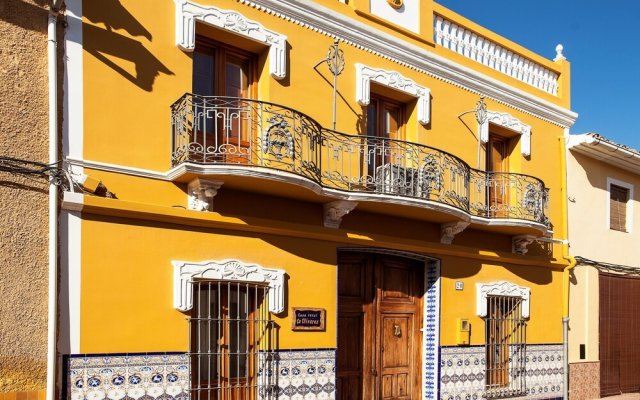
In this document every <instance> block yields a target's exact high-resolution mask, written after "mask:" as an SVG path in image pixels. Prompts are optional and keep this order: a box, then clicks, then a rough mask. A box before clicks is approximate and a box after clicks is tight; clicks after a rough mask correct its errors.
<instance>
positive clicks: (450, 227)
mask: <svg viewBox="0 0 640 400" xmlns="http://www.w3.org/2000/svg"><path fill="white" fill-rule="evenodd" d="M467 226H469V222H467V221H456V222H447V223H446V224H441V225H440V243H442V244H451V243H452V242H453V238H454V237H455V236H456V235H457V234H458V233H460V232H462V231H464V230H465V229H466V228H467Z"/></svg>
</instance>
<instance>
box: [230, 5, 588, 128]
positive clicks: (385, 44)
mask: <svg viewBox="0 0 640 400" xmlns="http://www.w3.org/2000/svg"><path fill="white" fill-rule="evenodd" d="M237 1H238V2H240V3H242V4H246V5H248V6H251V7H254V8H256V9H259V10H261V11H263V12H265V13H267V14H271V15H275V16H277V17H279V18H282V19H285V20H287V21H291V22H292V23H294V24H297V25H300V26H303V27H305V28H307V29H312V30H314V31H317V32H319V33H321V34H324V35H327V36H330V37H332V38H335V39H340V40H342V41H344V42H345V43H348V44H350V45H352V46H354V47H356V48H359V49H362V50H365V51H368V52H370V53H373V54H376V55H378V56H380V57H383V58H385V59H388V60H391V61H393V62H396V63H398V64H400V65H404V66H406V67H408V68H411V69H414V70H417V71H420V72H423V73H425V74H427V75H430V76H432V77H434V78H436V79H439V80H442V81H445V82H448V83H451V84H453V85H455V86H457V87H460V88H462V89H465V90H468V91H471V92H473V93H477V94H483V95H485V96H487V97H490V98H492V99H493V100H495V101H497V102H499V103H502V104H504V105H507V106H509V107H512V108H514V109H517V110H520V111H522V112H524V113H527V114H530V115H533V116H536V117H538V118H540V119H542V120H545V121H548V122H551V123H553V124H556V125H559V126H562V127H570V126H572V125H573V124H574V122H575V120H576V118H577V117H578V114H576V113H575V112H573V111H571V110H568V109H566V108H564V107H561V106H558V105H556V104H553V103H551V102H549V101H547V100H544V99H541V98H539V97H537V96H535V95H532V94H530V93H527V92H525V91H523V90H520V89H517V88H514V87H512V86H510V85H508V84H506V83H503V82H501V81H499V80H497V79H494V78H491V77H488V76H486V75H484V74H481V73H479V72H477V71H474V70H472V69H471V68H468V67H465V66H463V65H460V64H458V63H455V62H453V61H451V60H448V59H446V58H444V57H441V56H438V55H436V54H434V53H431V52H429V51H427V50H425V49H424V48H421V47H418V46H416V45H413V44H411V43H408V42H405V41H402V40H400V39H398V38H396V37H394V36H392V35H389V34H387V33H385V32H382V31H380V30H377V29H374V28H373V27H371V26H369V25H367V24H364V23H361V22H358V21H355V20H353V19H351V18H349V17H347V16H344V15H342V14H340V13H337V12H335V11H334V10H332V9H329V8H327V7H324V6H321V5H319V4H316V3H315V2H311V1H300V0H237Z"/></svg>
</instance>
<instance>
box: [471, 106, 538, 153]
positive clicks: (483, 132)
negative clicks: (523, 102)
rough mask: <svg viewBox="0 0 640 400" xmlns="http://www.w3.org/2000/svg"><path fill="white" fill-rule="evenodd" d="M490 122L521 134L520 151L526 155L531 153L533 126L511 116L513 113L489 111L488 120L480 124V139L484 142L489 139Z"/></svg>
mask: <svg viewBox="0 0 640 400" xmlns="http://www.w3.org/2000/svg"><path fill="white" fill-rule="evenodd" d="M490 123H491V124H494V125H498V126H501V127H503V128H506V129H509V130H511V131H513V132H516V133H518V134H519V135H520V152H521V153H522V155H523V156H525V157H529V156H530V155H531V127H530V126H529V125H527V124H525V123H523V122H521V121H520V120H519V119H517V118H515V117H513V116H511V114H508V113H499V112H495V111H487V119H486V121H485V122H484V123H483V124H481V125H480V126H479V129H480V141H481V142H482V143H487V142H488V141H489V124H490Z"/></svg>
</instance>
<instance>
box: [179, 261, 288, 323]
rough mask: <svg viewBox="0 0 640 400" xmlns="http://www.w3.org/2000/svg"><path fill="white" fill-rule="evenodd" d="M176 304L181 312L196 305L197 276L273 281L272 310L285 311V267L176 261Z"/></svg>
mask: <svg viewBox="0 0 640 400" xmlns="http://www.w3.org/2000/svg"><path fill="white" fill-rule="evenodd" d="M172 264H173V306H174V307H175V308H177V309H178V310H180V311H188V310H190V309H191V308H192V307H193V288H192V285H191V283H192V282H193V281H194V280H197V279H205V280H206V279H215V280H222V281H233V282H255V283H268V284H269V311H271V312H272V313H276V314H278V313H281V312H283V311H284V274H285V271H284V270H281V269H272V268H264V267H261V266H260V265H256V264H246V263H243V262H242V261H237V260H224V261H203V262H195V263H194V262H187V261H173V262H172Z"/></svg>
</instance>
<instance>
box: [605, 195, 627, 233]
mask: <svg viewBox="0 0 640 400" xmlns="http://www.w3.org/2000/svg"><path fill="white" fill-rule="evenodd" d="M627 201H629V189H627V188H623V187H620V186H617V185H610V186H609V228H611V229H613V230H616V231H622V232H626V231H627Z"/></svg>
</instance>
